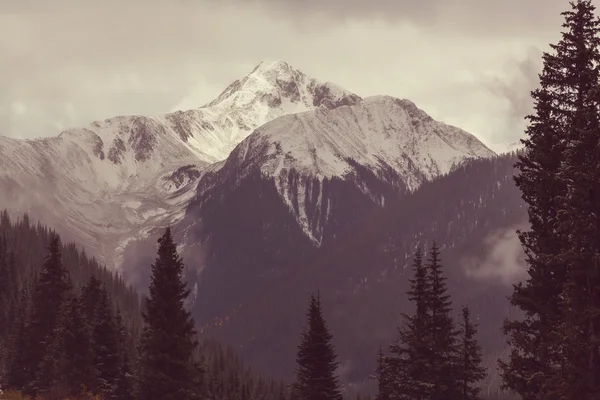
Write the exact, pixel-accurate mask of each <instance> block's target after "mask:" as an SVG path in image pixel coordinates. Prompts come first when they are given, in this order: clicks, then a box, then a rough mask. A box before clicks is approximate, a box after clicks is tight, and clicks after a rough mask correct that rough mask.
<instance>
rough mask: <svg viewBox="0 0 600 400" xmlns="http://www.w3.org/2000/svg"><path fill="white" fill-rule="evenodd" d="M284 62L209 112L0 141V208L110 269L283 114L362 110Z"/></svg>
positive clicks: (232, 89)
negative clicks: (53, 231) (209, 173)
mask: <svg viewBox="0 0 600 400" xmlns="http://www.w3.org/2000/svg"><path fill="white" fill-rule="evenodd" d="M359 101H360V98H359V97H358V96H356V95H354V94H351V93H349V92H347V91H345V90H343V89H341V88H339V87H337V86H335V85H333V84H330V83H320V82H318V81H317V80H315V79H312V78H309V77H307V76H306V75H304V74H303V73H302V72H300V71H298V70H296V69H294V68H292V67H291V66H290V65H288V64H287V63H284V62H263V63H261V64H259V65H258V66H257V67H256V68H255V69H254V70H253V71H252V72H251V73H250V74H249V75H247V76H246V77H244V78H243V79H240V80H238V81H235V82H234V83H233V84H231V85H230V86H229V87H228V88H227V89H225V91H224V92H223V93H221V95H220V96H219V97H218V98H217V99H215V100H214V101H212V102H211V103H209V104H207V105H206V106H204V107H201V108H198V109H193V110H188V111H177V112H173V113H170V114H165V115H161V116H154V117H144V116H119V117H114V118H110V119H107V120H104V121H96V122H94V123H92V124H91V125H90V126H88V127H86V128H76V129H69V130H67V131H65V132H63V133H61V134H60V135H59V136H58V137H49V138H43V139H37V140H15V139H10V138H6V137H2V136H0V208H4V207H6V208H8V209H9V211H11V212H13V213H15V214H17V213H21V212H25V211H27V212H29V213H30V214H31V215H32V217H34V218H39V219H42V220H44V222H46V223H48V224H50V225H52V226H55V227H56V228H57V229H58V230H59V232H61V233H62V234H63V236H65V237H66V238H68V239H70V240H75V241H77V242H79V243H81V244H82V245H84V246H85V248H86V249H88V252H89V253H91V254H92V255H94V256H96V257H98V258H100V260H101V261H103V262H106V263H107V264H108V265H109V266H119V264H120V262H121V257H122V252H123V249H124V247H125V246H126V245H127V243H128V242H130V241H132V240H136V239H141V238H144V237H145V236H146V235H147V233H148V232H149V231H150V230H151V229H152V228H154V227H157V226H165V225H166V224H172V223H176V222H177V221H179V220H180V219H181V218H182V217H183V215H184V213H185V208H186V206H187V204H188V202H189V200H190V198H191V197H192V196H193V194H194V192H195V188H196V185H197V182H198V180H199V179H200V177H201V176H202V174H203V171H204V170H205V169H206V168H207V167H209V165H211V164H214V163H216V165H219V162H221V161H223V160H224V159H225V158H226V157H227V156H228V155H229V153H230V152H231V150H232V149H233V148H234V147H235V146H236V145H237V144H238V143H239V142H240V141H242V140H243V139H244V138H246V137H247V136H248V135H249V134H250V133H251V132H252V131H253V130H254V129H256V128H258V127H259V126H261V125H262V124H264V123H265V122H268V121H270V120H272V119H274V118H276V117H279V116H282V115H285V114H288V113H294V112H301V111H306V110H310V109H313V108H315V107H322V108H333V107H337V106H339V105H343V104H356V103H357V102H359Z"/></svg>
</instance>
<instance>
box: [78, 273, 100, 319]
mask: <svg viewBox="0 0 600 400" xmlns="http://www.w3.org/2000/svg"><path fill="white" fill-rule="evenodd" d="M102 296H103V294H102V282H100V280H99V279H97V278H96V277H95V276H94V275H92V277H91V278H90V280H89V281H88V282H87V283H86V285H85V286H84V287H83V288H82V289H81V301H82V304H83V310H84V312H85V316H86V318H87V320H88V322H89V323H90V325H91V326H93V325H95V324H96V318H97V311H98V305H99V304H100V302H101V301H102Z"/></svg>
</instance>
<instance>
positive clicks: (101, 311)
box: [82, 287, 122, 400]
mask: <svg viewBox="0 0 600 400" xmlns="http://www.w3.org/2000/svg"><path fill="white" fill-rule="evenodd" d="M82 302H83V301H82ZM91 326H92V343H93V345H94V365H95V367H96V370H97V371H98V389H97V391H96V392H97V393H99V394H100V395H101V396H102V398H103V399H105V400H112V399H117V398H118V397H117V385H118V382H119V379H120V378H121V373H122V370H121V369H122V366H121V357H122V355H121V348H120V347H121V346H120V343H119V340H120V338H119V331H118V327H117V325H116V321H115V316H114V315H113V309H112V306H111V304H110V302H109V298H108V293H107V292H106V289H105V288H103V287H101V288H100V298H99V299H98V304H97V305H96V310H95V316H94V319H93V320H92V325H91Z"/></svg>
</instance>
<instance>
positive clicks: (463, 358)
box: [457, 307, 486, 400]
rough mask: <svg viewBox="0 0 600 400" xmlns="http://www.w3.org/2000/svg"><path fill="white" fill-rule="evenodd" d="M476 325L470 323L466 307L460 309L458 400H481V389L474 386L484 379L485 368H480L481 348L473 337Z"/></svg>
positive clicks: (475, 332)
mask: <svg viewBox="0 0 600 400" xmlns="http://www.w3.org/2000/svg"><path fill="white" fill-rule="evenodd" d="M476 334H477V325H476V324H474V323H473V322H472V321H471V312H470V311H469V309H468V308H467V307H463V309H462V322H461V330H460V337H459V345H458V346H459V347H458V358H459V361H460V363H458V364H457V370H458V371H459V374H458V378H459V380H458V383H459V384H460V396H459V397H457V399H460V400H481V395H480V392H481V388H479V387H478V386H476V384H477V382H479V381H481V380H482V379H483V378H485V375H486V371H485V368H483V367H482V366H481V361H482V355H481V347H480V346H479V343H477V339H476V338H475V335H476Z"/></svg>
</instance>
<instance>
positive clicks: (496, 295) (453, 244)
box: [194, 153, 527, 390]
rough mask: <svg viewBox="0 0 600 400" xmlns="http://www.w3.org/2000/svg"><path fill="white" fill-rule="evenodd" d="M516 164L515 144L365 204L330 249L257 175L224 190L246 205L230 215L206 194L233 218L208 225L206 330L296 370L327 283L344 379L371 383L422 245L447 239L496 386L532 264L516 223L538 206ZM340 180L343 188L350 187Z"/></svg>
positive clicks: (270, 365)
mask: <svg viewBox="0 0 600 400" xmlns="http://www.w3.org/2000/svg"><path fill="white" fill-rule="evenodd" d="M515 161H516V155H515V154H514V153H512V154H507V155H502V156H499V157H494V158H488V159H473V160H471V161H468V162H466V163H464V164H462V165H461V166H459V167H457V168H455V169H454V170H453V171H452V172H450V173H449V174H446V175H444V176H441V177H439V178H437V179H434V180H432V181H428V182H424V183H423V184H422V185H421V186H420V187H419V188H418V189H416V190H415V191H412V192H408V193H404V194H402V195H401V196H399V197H398V199H397V200H396V201H394V202H392V201H390V202H387V203H386V205H385V206H383V207H372V208H370V209H363V208H361V209H360V214H361V216H360V217H357V218H354V221H353V222H352V224H351V225H350V226H347V227H346V228H345V229H341V230H339V231H338V234H337V235H336V237H331V238H328V240H326V241H325V242H324V243H323V244H322V245H321V246H320V247H311V246H310V242H309V241H308V240H303V239H302V238H303V237H305V236H304V235H303V234H302V233H301V232H298V229H297V228H296V224H294V223H293V220H294V217H293V215H292V213H291V212H289V211H288V210H286V209H285V208H282V207H280V206H278V203H277V202H276V201H275V200H274V199H275V198H277V196H278V195H277V188H276V186H275V185H274V184H272V185H269V184H267V183H265V182H266V180H264V179H263V178H262V177H261V175H260V174H253V175H252V176H251V177H250V178H248V179H249V180H251V181H252V182H251V184H247V185H246V184H241V185H240V186H239V187H238V189H236V190H235V191H234V193H233V194H232V195H231V197H229V196H221V195H222V193H220V194H219V195H218V196H217V198H218V199H219V201H221V202H223V203H224V204H225V205H226V207H227V208H228V209H230V210H235V211H234V215H233V216H232V217H231V218H228V216H227V215H225V213H224V212H221V211H220V210H219V207H218V206H217V204H218V201H216V200H215V201H214V202H213V201H209V202H207V207H210V208H209V209H208V210H207V213H206V215H209V214H211V213H213V212H214V217H213V218H214V220H215V221H217V220H219V221H221V222H222V224H221V225H219V226H218V227H216V228H215V229H213V230H211V231H208V230H204V234H205V237H206V241H207V244H210V248H211V251H210V252H209V253H208V254H206V255H205V259H206V260H207V266H206V270H205V271H204V272H203V274H202V279H201V280H200V283H199V287H198V290H197V293H198V300H197V303H196V305H195V308H194V312H195V315H197V316H198V317H199V318H201V321H202V322H203V326H202V329H203V334H204V335H205V336H207V337H218V338H219V339H220V340H222V341H224V342H226V343H228V344H231V345H232V346H234V347H235V348H236V350H237V351H238V352H240V354H242V356H243V357H244V359H245V360H247V361H248V363H250V364H251V365H253V366H254V367H255V368H256V369H257V370H259V371H262V372H265V373H269V374H272V375H275V376H279V377H282V378H291V377H292V375H293V368H294V361H295V359H294V357H295V346H296V345H297V343H298V340H299V335H300V332H301V330H302V323H303V319H302V316H303V315H304V311H305V310H304V308H305V302H306V298H307V297H308V296H309V294H310V292H312V291H315V290H320V293H321V298H322V303H323V306H324V310H325V317H326V319H327V321H328V324H329V326H330V327H331V330H332V333H333V335H334V343H335V346H336V350H337V352H338V354H339V355H340V361H341V362H342V365H341V369H340V372H341V374H342V379H343V381H344V382H364V381H366V380H367V377H368V376H369V375H370V374H371V373H372V371H373V370H374V368H375V366H376V365H375V361H376V352H377V349H378V347H379V346H382V347H383V348H384V349H385V347H386V346H387V344H389V343H391V342H392V340H393V339H394V338H395V337H396V336H395V335H396V332H397V329H396V328H397V327H398V326H399V325H400V323H401V317H400V315H401V313H403V312H410V311H411V309H410V307H411V304H410V303H409V301H408V300H407V298H406V295H405V292H406V290H407V289H408V279H409V278H410V276H411V275H410V274H411V271H410V265H411V262H412V257H413V253H414V249H415V246H416V245H418V244H421V245H425V246H429V245H430V244H431V241H432V240H436V241H437V243H438V245H439V247H440V249H441V251H442V253H441V258H442V264H443V266H444V273H445V275H446V276H447V277H448V285H449V289H450V291H451V294H452V296H453V302H454V306H455V308H456V310H457V312H458V311H460V306H461V305H463V304H465V305H468V306H469V307H470V308H471V310H472V311H473V315H474V317H475V318H476V319H477V322H478V324H479V326H480V334H479V340H480V342H481V344H482V346H483V348H484V354H485V361H486V365H487V367H488V368H489V371H490V375H489V377H488V379H487V381H486V383H485V386H486V388H488V389H489V388H497V387H498V376H497V374H496V372H495V371H496V365H497V363H496V361H497V358H498V357H500V356H503V355H504V354H505V353H504V352H505V351H506V344H505V340H504V338H503V336H502V331H501V324H502V320H503V319H504V318H505V317H507V316H510V315H511V314H512V313H514V312H515V311H514V310H512V309H511V307H510V306H509V303H508V301H507V299H506V298H507V296H508V295H509V294H510V292H511V289H512V287H511V284H512V283H514V282H516V281H517V280H518V279H520V278H521V277H522V276H523V275H522V273H523V271H524V270H523V267H522V266H523V259H524V255H523V253H522V251H521V247H520V244H519V242H518V239H517V238H516V234H515V231H516V229H518V228H522V227H524V226H526V221H527V215H526V209H525V205H524V203H523V201H522V200H521V198H520V192H519V190H518V189H517V188H516V186H515V185H514V182H513V175H514V167H513V165H514V163H515ZM332 182H333V183H335V182H337V184H335V185H332V190H334V191H335V190H341V188H342V187H343V186H341V185H342V184H343V183H342V182H340V181H336V180H334V181H332ZM253 188H258V189H254V190H256V192H255V197H249V196H250V194H251V193H252V190H253ZM344 195H345V196H347V195H348V192H344ZM355 195H356V193H355ZM341 197H344V196H341ZM357 198H358V197H354V198H353V199H350V200H349V202H350V203H352V204H354V205H357V202H356V199H357ZM249 203H250V204H254V206H252V207H250V206H245V204H249ZM358 205H360V203H358ZM240 209H243V210H241V211H240ZM250 209H252V210H253V211H254V212H253V213H249V212H248V210H250ZM269 210H270V211H269ZM245 215H250V216H248V217H244V216H245ZM271 215H272V217H270V216H271ZM344 215H346V214H344V213H343V212H341V213H338V214H336V215H335V218H339V219H343V216H344ZM208 222H209V223H211V222H212V220H211V219H209V220H208ZM226 227H229V228H226ZM276 232H279V233H280V234H279V235H277V233H276ZM490 390H491V389H490Z"/></svg>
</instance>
